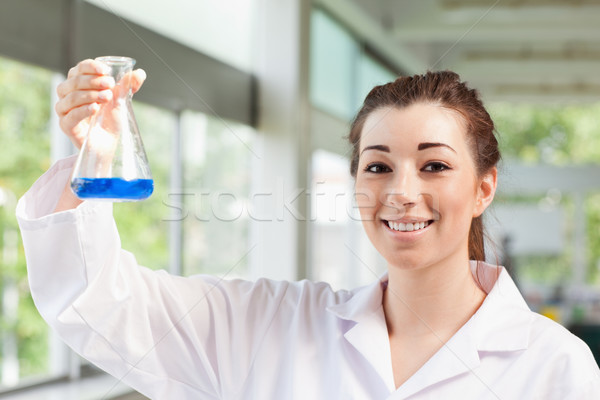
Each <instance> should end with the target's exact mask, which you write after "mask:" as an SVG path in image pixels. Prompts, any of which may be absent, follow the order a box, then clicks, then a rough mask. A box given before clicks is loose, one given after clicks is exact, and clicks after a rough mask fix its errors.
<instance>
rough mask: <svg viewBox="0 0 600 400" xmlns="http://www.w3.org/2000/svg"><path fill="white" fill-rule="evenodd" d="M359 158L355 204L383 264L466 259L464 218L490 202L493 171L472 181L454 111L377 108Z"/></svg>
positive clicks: (472, 167)
mask: <svg viewBox="0 0 600 400" xmlns="http://www.w3.org/2000/svg"><path fill="white" fill-rule="evenodd" d="M359 154H360V158H359V164H358V170H357V174H356V188H355V189H356V200H357V205H358V207H359V209H360V213H361V218H362V221H363V226H364V227H365V230H366V232H367V235H368V236H369V239H370V240H371V242H372V243H373V244H374V246H375V247H376V248H377V250H378V251H379V253H381V254H382V255H383V257H384V258H385V259H386V260H387V261H388V263H389V264H390V266H396V267H400V268H404V269H408V268H420V267H426V266H429V265H434V264H437V263H440V262H444V261H445V260H455V261H462V260H468V236H469V228H470V224H471V219H472V218H473V217H476V216H479V215H480V214H481V213H482V212H483V210H484V209H485V208H486V207H487V205H488V204H489V203H490V202H491V200H492V198H493V195H494V191H495V187H496V170H495V168H494V169H493V171H491V172H490V173H489V174H487V175H486V176H485V177H482V178H481V179H480V178H478V177H477V173H476V167H475V164H474V160H473V157H472V155H471V150H470V148H469V145H468V144H467V141H466V128H465V125H464V120H463V118H462V117H461V116H460V114H458V113H457V112H456V111H452V110H449V109H446V108H443V107H440V106H437V105H432V104H424V103H416V104H413V105H411V106H408V107H406V108H392V107H386V108H381V109H378V110H376V111H374V112H373V113H371V115H369V116H368V117H367V119H366V121H365V124H364V126H363V130H362V134H361V142H360V153H359Z"/></svg>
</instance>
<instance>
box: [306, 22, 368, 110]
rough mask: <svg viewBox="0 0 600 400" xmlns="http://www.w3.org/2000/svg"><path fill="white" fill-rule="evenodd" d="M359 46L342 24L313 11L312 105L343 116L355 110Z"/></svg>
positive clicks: (311, 55)
mask: <svg viewBox="0 0 600 400" xmlns="http://www.w3.org/2000/svg"><path fill="white" fill-rule="evenodd" d="M358 54H359V46H358V44H357V43H356V41H355V40H354V38H353V37H352V36H351V35H350V33H348V32H347V31H346V30H345V29H344V28H343V27H341V26H340V25H339V24H338V23H336V22H335V21H334V20H332V19H331V18H330V17H329V16H328V15H327V14H325V13H324V12H322V11H320V10H313V12H312V16H311V38H310V99H311V102H312V103H313V105H314V106H316V107H319V108H321V109H323V110H324V111H326V112H329V113H332V114H333V115H335V116H337V117H339V118H342V119H350V118H352V116H353V113H354V111H355V110H354V97H355V95H354V90H355V88H354V86H355V83H354V82H355V77H356V67H357V65H356V64H357V62H356V60H357V56H358Z"/></svg>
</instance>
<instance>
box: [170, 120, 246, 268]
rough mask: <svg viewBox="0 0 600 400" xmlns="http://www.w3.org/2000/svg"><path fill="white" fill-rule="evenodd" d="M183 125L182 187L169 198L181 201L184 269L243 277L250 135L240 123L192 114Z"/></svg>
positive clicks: (172, 200)
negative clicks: (179, 191)
mask: <svg viewBox="0 0 600 400" xmlns="http://www.w3.org/2000/svg"><path fill="white" fill-rule="evenodd" d="M182 125H183V129H182V131H183V137H182V143H183V163H184V164H183V167H184V174H183V190H182V191H181V193H179V194H178V193H173V194H172V196H174V197H172V198H171V199H170V201H171V202H174V201H181V203H182V207H181V210H182V211H181V218H182V219H183V237H184V243H183V254H184V256H183V257H184V258H183V272H184V274H185V275H192V274H198V273H208V274H216V275H218V276H223V277H226V278H228V279H229V278H234V277H244V276H246V274H247V270H248V260H247V258H244V257H243V256H244V255H245V253H246V252H247V251H248V247H249V246H248V243H249V240H248V237H249V228H250V224H249V219H250V215H251V211H250V210H249V208H248V207H250V205H249V195H250V182H251V176H250V173H251V161H252V157H253V155H252V153H251V152H250V151H249V149H248V146H250V147H251V146H252V141H253V138H254V136H255V133H254V131H253V130H252V129H251V128H249V127H247V126H244V125H242V124H238V123H234V122H231V121H225V120H222V119H220V118H217V117H212V116H207V115H204V114H200V113H193V112H186V113H185V114H184V115H183V116H182ZM177 197H180V199H179V200H177ZM173 204H174V203H173Z"/></svg>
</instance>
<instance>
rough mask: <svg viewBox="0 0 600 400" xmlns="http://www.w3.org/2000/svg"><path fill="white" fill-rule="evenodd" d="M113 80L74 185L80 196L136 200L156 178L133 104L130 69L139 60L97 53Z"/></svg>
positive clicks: (94, 121) (149, 190) (92, 126)
mask: <svg viewBox="0 0 600 400" xmlns="http://www.w3.org/2000/svg"><path fill="white" fill-rule="evenodd" d="M96 60H97V61H100V62H103V63H105V64H106V65H107V66H109V67H110V69H111V76H112V77H113V78H114V80H115V86H114V88H113V90H112V93H113V96H112V99H111V100H110V101H108V102H107V103H105V104H103V105H102V106H101V107H100V110H98V112H97V113H96V115H95V116H94V117H92V120H91V122H90V126H89V131H88V134H87V137H86V139H85V142H84V143H83V146H82V147H81V150H80V152H79V156H78V158H77V162H76V164H75V168H74V170H73V175H72V178H71V189H72V190H73V192H74V193H75V194H76V195H77V197H79V198H80V199H99V200H109V201H137V200H143V199H146V198H148V197H149V196H150V195H151V194H152V191H153V189H154V181H153V180H152V174H151V172H150V166H149V165H148V159H147V157H146V152H145V150H144V145H143V143H142V138H141V136H140V133H139V129H138V126H137V122H136V120H135V116H134V113H133V109H132V106H131V97H132V91H131V73H132V70H133V65H134V64H135V60H133V59H132V58H128V57H115V56H107V57H99V58H97V59H96Z"/></svg>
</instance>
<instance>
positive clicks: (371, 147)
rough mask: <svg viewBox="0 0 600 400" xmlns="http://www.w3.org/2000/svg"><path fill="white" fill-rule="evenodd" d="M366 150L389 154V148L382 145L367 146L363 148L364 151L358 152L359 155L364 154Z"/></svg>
mask: <svg viewBox="0 0 600 400" xmlns="http://www.w3.org/2000/svg"><path fill="white" fill-rule="evenodd" d="M367 150H379V151H385V152H386V153H389V152H390V147H389V146H386V145H384V144H375V145H373V146H367V147H365V148H364V149H363V150H362V151H361V152H360V154H362V153H364V152H365V151H367Z"/></svg>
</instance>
